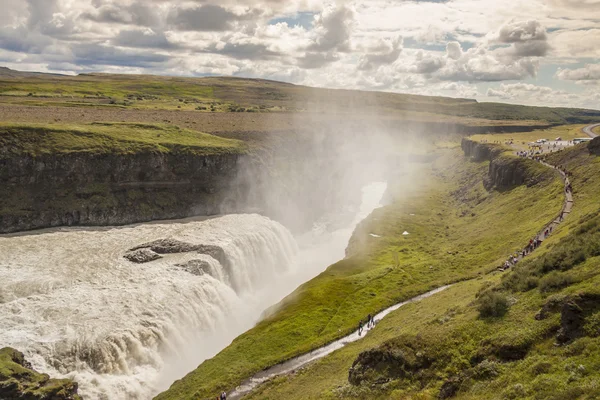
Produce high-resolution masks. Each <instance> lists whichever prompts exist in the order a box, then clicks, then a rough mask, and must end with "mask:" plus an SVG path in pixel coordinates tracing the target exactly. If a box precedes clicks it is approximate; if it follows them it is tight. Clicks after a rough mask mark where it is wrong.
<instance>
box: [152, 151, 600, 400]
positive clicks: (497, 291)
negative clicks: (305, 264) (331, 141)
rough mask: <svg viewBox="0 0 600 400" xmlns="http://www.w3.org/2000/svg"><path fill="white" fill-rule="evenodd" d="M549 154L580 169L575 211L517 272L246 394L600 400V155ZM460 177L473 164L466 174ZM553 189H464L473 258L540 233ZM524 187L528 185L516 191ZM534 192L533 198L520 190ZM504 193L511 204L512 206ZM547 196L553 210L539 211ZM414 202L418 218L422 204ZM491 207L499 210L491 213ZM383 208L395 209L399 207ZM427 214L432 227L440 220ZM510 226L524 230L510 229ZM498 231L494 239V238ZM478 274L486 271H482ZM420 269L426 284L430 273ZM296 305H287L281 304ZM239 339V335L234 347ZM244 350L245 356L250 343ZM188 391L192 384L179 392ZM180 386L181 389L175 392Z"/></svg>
mask: <svg viewBox="0 0 600 400" xmlns="http://www.w3.org/2000/svg"><path fill="white" fill-rule="evenodd" d="M547 159H548V161H549V162H551V163H554V164H556V165H563V166H564V167H566V168H567V170H568V171H570V172H572V174H573V178H572V182H573V186H574V188H575V193H574V199H575V207H574V209H573V211H572V214H571V215H570V216H569V217H568V219H567V220H565V223H564V224H562V225H560V227H559V228H558V230H557V231H556V232H555V234H554V235H552V236H550V237H549V238H548V239H547V240H546V241H545V242H544V245H543V246H542V248H541V249H540V251H538V252H536V253H534V255H533V256H531V257H528V258H527V259H526V260H525V261H523V262H521V263H520V264H519V265H518V266H517V267H516V268H514V269H513V270H512V271H510V272H508V273H504V274H500V273H491V274H483V275H479V276H478V277H476V278H475V279H471V280H468V281H464V282H461V283H458V284H456V285H454V286H453V287H452V288H450V289H448V290H446V291H445V292H442V293H440V294H438V295H435V296H433V297H431V298H428V299H426V300H423V301H421V302H419V303H413V304H409V305H407V306H405V307H403V308H401V309H399V310H398V311H395V312H393V313H392V314H390V315H389V316H388V317H387V318H386V319H384V320H383V321H382V322H380V323H379V324H378V326H377V328H376V329H375V330H373V331H371V332H370V333H369V334H368V335H367V336H366V338H365V339H363V340H362V341H359V342H356V343H353V344H350V345H348V346H346V347H345V348H343V349H342V350H340V351H337V352H335V353H333V354H332V355H330V356H328V357H325V358H324V359H322V360H320V361H318V362H315V363H313V364H312V365H310V366H309V367H307V368H305V369H303V370H301V371H297V372H295V373H293V374H290V375H287V376H283V377H280V378H276V379H274V380H272V381H270V382H269V383H267V384H265V385H262V386H261V387H259V388H258V389H257V390H256V391H254V392H253V393H252V394H251V395H250V396H248V397H246V398H249V399H281V398H285V399H292V400H293V399H373V398H378V399H439V398H442V399H443V398H457V399H469V400H471V399H532V400H534V399H535V400H537V399H540V400H541V399H553V400H562V399H565V400H566V399H569V400H572V399H596V398H599V397H600V389H599V385H598V383H599V381H598V376H600V356H599V355H600V291H599V289H598V288H600V268H599V267H600V189H599V188H600V182H599V181H598V180H599V177H600V157H599V156H597V155H593V154H590V152H589V151H588V149H587V147H586V146H585V145H580V146H577V147H575V148H573V149H569V150H566V151H564V152H561V153H556V154H553V155H550V156H548V157H547ZM466 168H469V169H470V168H476V166H473V165H470V166H468V167H466ZM463 173H464V170H463V172H461V173H459V175H458V177H461V176H463V175H462V174H463ZM462 179H464V178H462ZM463 183H467V181H465V180H463ZM548 185H549V183H544V184H541V185H539V186H538V187H532V188H529V189H524V188H516V189H513V190H512V191H510V192H505V193H502V194H498V193H494V194H490V195H489V197H488V198H487V199H485V200H484V201H483V202H481V203H479V204H477V205H474V204H476V203H478V202H479V200H476V201H474V200H475V199H476V197H474V196H471V195H468V193H469V190H466V191H463V192H462V193H463V194H465V195H467V196H466V197H465V199H468V198H471V199H473V200H471V201H467V202H466V204H465V206H466V205H467V204H470V205H471V208H470V209H471V210H474V211H475V212H474V214H475V215H474V216H472V217H471V218H472V221H471V223H469V226H470V227H471V232H470V233H469V232H465V233H464V234H466V235H470V236H467V238H466V240H468V241H469V242H470V246H468V247H467V248H466V249H467V253H471V252H472V251H473V250H476V251H475V253H476V254H480V255H481V257H482V258H483V259H487V260H488V261H490V260H491V259H492V258H493V255H494V254H495V252H496V251H498V254H502V252H500V251H499V250H500V248H501V247H502V246H504V245H505V243H506V241H507V238H506V237H503V236H504V235H507V236H508V237H510V235H511V233H512V234H515V235H516V236H517V237H515V238H514V239H515V240H516V239H517V238H519V237H520V235H521V233H518V232H521V231H522V230H523V233H525V231H527V230H528V229H530V230H531V231H534V230H535V228H534V225H536V224H538V226H539V224H540V223H541V224H542V225H543V224H544V223H545V222H546V221H547V217H548V216H549V215H551V213H548V214H545V213H544V208H545V207H548V206H550V204H553V203H552V201H556V199H557V198H559V197H560V193H553V192H552V189H551V188H552V186H551V184H550V186H548ZM521 190H522V191H523V192H522V193H521V194H518V193H519V191H521ZM527 194H528V195H530V196H532V199H535V200H534V201H527V197H523V198H518V197H517V196H519V195H520V196H527ZM502 198H505V199H509V198H510V199H511V201H509V202H506V203H504V202H503V201H502V200H501V199H502ZM486 202H490V204H488V207H490V208H489V209H488V212H487V213H486V212H485V211H484V210H486V209H487V207H486V206H485V205H484V206H483V207H481V204H485V203H486ZM463 204H464V203H463ZM541 204H546V206H542V207H541V208H538V206H539V205H541ZM428 206H429V207H431V204H428ZM425 209H427V208H425ZM408 210H410V211H414V212H416V213H417V214H416V215H419V214H418V213H419V210H418V209H414V208H409V209H408ZM408 210H407V211H408ZM490 210H494V213H492V214H490V213H489V211H490ZM436 211H438V209H437V208H435V207H434V208H431V212H432V213H435V212H436ZM382 212H383V213H385V215H386V217H389V216H390V213H389V212H390V207H388V208H387V209H384V210H382ZM421 212H423V211H422V210H421ZM391 215H393V214H391ZM511 215H512V216H514V215H521V218H520V220H519V222H516V221H512V223H510V222H508V221H505V222H506V224H505V225H502V221H503V220H504V219H505V218H507V217H508V216H511ZM378 217H380V216H378V215H374V216H372V217H371V218H370V222H369V223H370V224H372V225H373V227H377V226H380V223H379V222H377V220H378ZM444 217H445V216H444ZM479 217H485V218H483V219H481V222H483V221H487V222H488V224H486V229H487V231H488V232H489V238H487V237H486V234H485V231H486V230H485V229H484V230H483V231H484V232H482V231H481V230H479V229H478V228H477V227H478V225H479V223H478V222H477V220H478V219H479ZM444 220H446V219H445V218H444ZM393 221H397V220H395V219H393ZM429 222H430V224H429V229H431V228H433V226H435V225H431V221H429ZM446 223H447V224H448V226H449V229H450V230H453V229H455V227H457V226H459V225H456V222H455V221H453V220H452V219H450V220H449V222H446ZM511 226H513V227H514V229H517V231H515V232H512V229H513V228H511ZM430 231H431V232H435V230H433V229H432V230H430ZM376 232H378V233H380V232H385V231H376ZM492 232H493V234H492ZM495 235H497V236H496V239H497V240H496V241H493V237H494V236H495ZM455 236H456V235H453V236H449V237H447V238H442V239H441V240H440V239H438V237H437V235H435V241H436V243H440V244H441V245H442V246H451V248H453V249H456V250H458V249H460V248H461V247H459V246H458V245H459V244H460V240H459V239H457V238H454V239H452V237H455ZM524 237H527V236H526V235H524ZM516 241H518V240H516ZM478 242H479V243H478ZM477 244H479V246H476V245H477ZM482 245H483V247H482ZM442 249H443V250H444V249H445V248H444V247H442ZM461 253H462V251H458V254H461ZM490 256H491V257H490ZM470 257H472V256H470ZM470 257H467V256H466V255H465V256H463V257H462V258H466V259H468V258H470ZM465 261H467V260H465ZM480 262H481V261H480ZM444 264H446V263H445V262H444V263H442V265H444ZM474 265H485V262H484V264H479V262H477V261H476V260H469V261H467V262H464V263H460V269H461V270H463V271H464V272H467V271H469V270H470V269H471V268H473V266H474ZM403 266H404V265H403ZM409 268H411V269H410V270H409ZM436 268H437V266H436ZM405 270H406V272H409V271H410V272H412V273H413V274H414V272H413V269H412V266H411V267H409V266H406V267H405ZM475 270H477V269H475ZM425 271H426V270H425ZM480 272H485V268H483V270H480ZM412 276H413V277H414V279H418V280H419V281H421V282H423V281H426V279H425V278H424V277H423V275H412ZM316 280H317V281H319V280H322V278H321V277H319V278H317V279H316ZM409 282H410V280H409V279H408V277H407V279H406V281H405V282H404V283H403V285H402V287H404V286H405V285H410V283H409ZM373 286H374V285H373ZM376 288H377V286H374V287H372V288H371V291H372V292H375V293H376V294H378V293H377V289H376ZM400 290H402V289H399V291H400ZM363 293H364V292H363ZM367 293H368V292H367ZM365 294H366V293H365ZM365 299H368V295H367V296H365V295H364V294H363V296H361V297H359V298H358V299H356V302H357V303H362V302H365V301H366V300H365ZM357 307H361V306H360V305H358V306H357ZM287 308H288V306H284V310H286V309H287ZM338 312H339V311H338ZM271 325H272V324H271ZM257 330H266V329H265V327H264V325H263V324H261V325H259V326H257V327H256V328H255V329H254V330H253V331H250V332H249V333H248V334H246V335H245V337H246V338H248V337H249V336H251V335H253V332H254V331H257ZM266 331H267V332H268V330H266ZM243 338H244V336H243V337H242V340H243ZM238 344H239V343H238V341H236V342H234V343H233V344H232V347H236V346H237V345H238ZM255 346H256V345H255ZM237 351H238V354H239V353H241V352H243V348H237ZM228 356H229V357H231V355H230V354H229V353H228V351H227V350H225V351H224V352H223V353H221V354H220V355H218V356H217V357H216V358H215V359H214V360H210V361H208V362H206V363H204V364H203V365H201V366H200V368H199V369H198V370H197V371H195V372H194V373H192V374H190V375H189V376H188V377H186V378H185V379H184V380H183V381H181V382H178V383H176V384H175V385H174V386H173V388H172V389H171V390H170V391H169V392H166V393H164V394H163V395H161V396H159V398H164V399H168V398H196V397H193V395H192V394H193V393H195V394H196V395H197V396H198V397H197V398H203V397H207V396H205V392H204V388H205V386H204V385H203V384H202V383H201V382H203V380H202V378H207V379H208V381H209V382H211V378H210V377H211V376H212V375H213V374H212V373H211V369H210V367H211V366H212V367H213V368H214V367H215V365H216V363H217V362H218V361H219V360H220V359H223V358H224V357H228ZM233 365H236V366H237V364H233ZM351 369H352V372H351V373H350V374H349V371H350V370H351ZM225 371H227V368H224V369H223V370H222V372H223V374H224V375H223V376H228V375H227V373H226V372H225ZM197 374H198V375H197ZM349 377H350V378H351V379H349ZM181 388H187V389H188V390H189V392H185V391H183V392H177V390H178V389H181ZM177 393H179V395H180V396H182V397H177V395H178V394H177Z"/></svg>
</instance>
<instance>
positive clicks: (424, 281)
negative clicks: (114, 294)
mask: <svg viewBox="0 0 600 400" xmlns="http://www.w3.org/2000/svg"><path fill="white" fill-rule="evenodd" d="M440 152H441V153H442V156H441V157H440V158H439V159H438V160H437V161H436V162H435V163H433V164H431V165H429V166H427V167H426V168H425V169H424V170H423V171H421V172H420V174H421V175H419V176H415V177H414V179H413V180H411V181H412V182H421V184H419V185H416V186H412V187H411V188H410V190H406V188H405V187H403V186H402V187H397V188H396V191H398V192H401V193H403V195H402V196H398V198H397V201H395V202H394V203H393V204H391V205H389V206H387V207H384V208H382V209H379V210H376V211H375V212H374V213H373V214H372V215H371V217H369V218H368V219H367V221H366V222H364V223H363V224H361V228H360V229H359V231H358V232H357V233H355V236H357V237H355V241H356V243H359V244H358V245H357V246H358V247H357V253H356V254H355V255H353V256H352V257H350V258H348V259H345V260H343V261H340V262H339V263H337V264H334V265H332V266H331V267H329V268H328V269H327V271H326V272H324V273H323V274H321V275H320V276H318V277H317V278H315V279H313V280H311V281H309V282H307V283H305V284H304V285H302V286H301V287H300V288H298V289H297V290H296V291H295V292H294V293H292V294H291V295H290V296H288V298H286V299H285V300H284V301H282V303H281V304H280V305H279V306H278V308H276V309H275V310H272V311H273V312H272V314H271V315H270V316H269V317H268V318H267V319H265V320H263V321H261V322H260V323H259V324H258V325H257V326H256V327H255V328H253V329H252V330H250V331H248V332H246V333H245V334H243V335H241V336H240V337H238V338H237V339H236V340H234V342H233V343H232V344H231V345H230V346H229V347H228V348H226V349H225V350H223V351H222V352H221V353H219V354H218V355H217V356H216V357H214V358H213V359H211V360H207V361H206V362H204V363H203V364H202V365H200V367H199V368H198V369H196V370H195V371H193V372H191V373H190V374H189V375H188V376H186V377H185V378H184V379H182V380H181V381H178V382H176V383H175V384H174V385H173V386H172V387H171V389H170V390H169V391H167V392H165V393H163V394H161V395H159V396H158V397H157V399H181V398H208V397H210V396H211V395H212V394H214V393H218V392H220V391H221V390H229V389H231V388H233V387H235V386H236V385H238V384H239V383H240V382H241V381H242V380H243V379H244V378H247V377H249V376H250V375H252V374H253V373H255V372H258V371H260V370H262V369H264V368H265V367H267V366H270V365H273V364H276V363H278V362H281V361H284V360H286V359H289V358H291V357H293V356H295V355H298V354H301V353H304V352H307V351H308V350H311V349H313V348H316V347H318V346H320V345H323V344H325V343H328V342H330V341H332V340H334V339H336V338H338V337H340V336H343V335H345V334H347V333H349V332H350V331H352V330H353V329H355V328H356V326H357V323H358V321H359V320H360V319H363V318H365V316H366V315H367V314H369V313H371V314H372V313H374V312H377V311H379V310H381V309H383V308H385V307H387V306H390V305H392V304H395V303H397V302H399V301H401V300H404V299H407V298H410V297H413V296H415V295H417V294H419V293H423V292H425V291H427V290H430V289H432V288H435V287H439V286H441V285H444V284H447V283H450V282H458V281H462V280H465V279H472V278H474V277H477V276H480V275H482V274H487V273H489V272H490V271H494V270H495V269H496V267H497V266H498V265H500V264H501V263H502V262H503V261H504V260H505V259H506V258H507V257H508V255H509V254H512V253H513V252H515V251H517V250H518V249H520V248H522V247H523V246H524V245H525V243H527V241H528V240H529V238H531V237H532V236H533V235H534V234H535V233H536V232H537V231H538V230H539V229H540V227H541V225H543V224H544V223H546V222H547V221H550V220H552V218H553V217H555V216H556V215H557V214H558V212H559V210H560V207H561V205H562V201H563V199H562V185H561V183H560V181H559V179H558V177H557V175H556V174H554V173H553V172H552V171H550V170H547V169H546V168H545V167H542V166H540V165H538V164H534V163H533V162H529V161H526V160H524V162H525V163H526V164H525V167H526V168H528V169H529V173H530V174H533V175H536V176H537V177H538V178H537V179H538V181H539V183H538V184H536V185H534V186H532V187H530V188H527V187H525V186H520V187H517V188H514V189H512V190H508V191H503V192H497V191H494V192H487V191H486V190H485V189H484V188H483V185H482V179H483V176H484V175H485V174H486V171H487V167H488V163H487V162H482V163H473V162H469V161H467V160H465V159H464V157H463V156H462V153H461V152H460V151H459V150H457V149H456V148H454V149H450V150H440ZM503 157H511V156H510V155H504V156H503ZM393 192H394V190H392V196H393ZM407 193H408V194H407ZM404 231H408V232H409V233H410V235H409V236H403V235H402V233H403V232H404ZM369 233H374V234H377V235H379V236H381V238H377V239H376V238H372V237H371V236H370V235H369ZM396 259H397V260H398V263H397V264H396V262H395V260H396ZM357 346H361V345H357ZM336 354H337V353H336ZM332 357H333V356H332ZM332 368H337V370H338V371H340V370H345V371H346V374H347V368H348V366H347V365H336V367H332ZM321 373H324V372H321ZM296 389H298V388H296ZM305 394H306V392H305V391H297V395H296V397H294V398H306V397H303V396H304V395H305ZM257 398H262V397H261V396H260V395H257ZM283 398H288V397H286V396H284V397H283ZM289 398H292V397H289ZM315 398H318V397H315Z"/></svg>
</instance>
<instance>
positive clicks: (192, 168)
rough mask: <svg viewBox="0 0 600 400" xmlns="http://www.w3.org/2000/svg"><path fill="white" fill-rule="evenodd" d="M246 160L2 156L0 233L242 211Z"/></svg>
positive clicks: (223, 157) (233, 157)
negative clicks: (242, 173)
mask: <svg viewBox="0 0 600 400" xmlns="http://www.w3.org/2000/svg"><path fill="white" fill-rule="evenodd" d="M244 157H245V155H243V154H214V155H195V154H187V153H181V154H177V153H153V152H149V153H134V154H91V153H60V154H40V155H36V156H33V155H27V154H18V155H13V154H10V153H0V198H1V200H0V233H8V232H17V231H24V230H31V229H38V228H48V227H55V226H72V225H88V226H89V225H123V224H129V223H135V222H144V221H151V220H157V219H174V218H184V217H189V216H195V215H214V214H219V213H221V212H224V211H229V210H237V209H239V208H240V207H241V205H240V202H239V201H238V200H239V199H240V198H243V194H244V192H245V191H246V190H247V186H244V182H240V181H239V180H236V177H237V176H238V169H239V168H240V167H239V164H240V163H241V162H242V159H243V158H244Z"/></svg>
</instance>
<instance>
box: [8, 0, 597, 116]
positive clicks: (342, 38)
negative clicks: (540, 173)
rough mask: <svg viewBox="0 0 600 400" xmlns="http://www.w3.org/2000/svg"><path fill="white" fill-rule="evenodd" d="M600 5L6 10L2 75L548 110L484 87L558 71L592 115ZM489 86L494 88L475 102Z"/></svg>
mask: <svg viewBox="0 0 600 400" xmlns="http://www.w3.org/2000/svg"><path fill="white" fill-rule="evenodd" d="M599 4H600V0H530V1H527V2H498V1H496V0H451V1H398V0H369V1H368V2H364V1H358V0H326V1H325V2H322V1H317V0H289V1H279V0H218V1H217V0H185V1H176V0H152V1H143V0H2V5H3V12H2V13H1V14H0V64H5V65H9V66H12V67H17V68H19V66H22V68H28V69H36V68H35V66H36V65H37V69H39V70H43V71H46V70H50V71H51V70H52V68H54V69H55V70H56V71H57V72H85V71H90V70H102V71H110V72H119V71H121V72H138V73H168V74H176V75H190V74H225V75H230V74H233V75H243V76H252V77H267V78H271V79H284V80H287V81H290V82H294V83H303V84H316V85H319V86H328V87H349V88H350V87H351V88H360V89H379V90H389V91H406V92H411V93H419V92H420V93H424V94H444V95H450V96H465V97H481V96H484V97H485V98H487V96H485V95H482V94H481V93H485V94H489V98H493V99H500V100H503V101H504V100H506V101H509V100H510V101H522V100H523V99H524V100H523V101H525V100H527V101H529V100H531V101H533V100H532V99H540V101H542V100H544V101H545V102H548V101H550V100H546V99H542V97H540V96H539V93H541V92H540V90H539V89H536V90H526V89H525V88H523V87H520V88H519V87H510V86H505V87H503V86H498V85H495V86H494V85H492V87H491V89H490V90H489V91H487V88H488V86H489V82H496V81H499V82H503V81H511V83H510V84H513V83H514V82H513V81H517V82H518V81H521V80H525V79H528V80H535V77H536V76H537V75H538V73H539V70H540V68H541V67H542V66H545V65H546V66H547V65H549V64H552V65H555V66H558V67H562V69H560V70H559V72H558V73H557V76H556V77H557V78H558V79H561V80H562V82H561V87H567V88H568V87H569V85H570V86H572V88H574V89H573V93H575V92H576V93H575V97H570V96H571V95H573V93H570V94H569V95H566V94H563V93H560V91H556V90H555V92H553V93H552V94H551V95H550V96H549V95H547V94H546V96H547V97H552V98H553V99H556V101H562V102H564V103H563V104H564V105H570V104H579V105H581V104H584V103H585V101H589V105H590V106H593V105H596V104H598V103H597V100H594V96H593V95H592V94H590V93H591V92H587V91H585V92H583V93H580V91H581V90H585V89H584V88H585V87H586V86H584V85H583V84H584V83H585V84H587V85H588V86H590V85H591V84H595V85H597V84H598V81H599V80H598V78H597V77H596V76H597V75H596V74H597V68H598V64H597V63H594V62H592V63H590V60H593V59H597V58H600V28H598V27H597V26H598V20H599V19H600V6H599ZM298 15H303V18H304V22H303V23H302V24H297V19H296V18H297V17H298ZM274 21H275V22H274ZM307 21H308V22H307ZM585 63H588V64H589V65H587V66H585V67H581V65H584V64H585ZM574 64H575V65H577V67H572V65H574ZM574 83H579V84H582V85H580V86H576V85H575V84H574ZM504 84H505V85H506V84H507V83H506V82H504ZM481 86H485V89H481V90H478V89H479V88H480V87H481ZM550 86H552V87H554V85H553V84H548V87H550ZM538 87H541V86H538ZM590 90H591V89H590ZM536 96H537V97H536ZM552 101H554V100H552Z"/></svg>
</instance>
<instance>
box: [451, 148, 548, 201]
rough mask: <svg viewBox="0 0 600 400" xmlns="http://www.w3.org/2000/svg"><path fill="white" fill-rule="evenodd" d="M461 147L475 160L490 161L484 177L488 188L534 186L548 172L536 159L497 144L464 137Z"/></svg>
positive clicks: (504, 188)
mask: <svg viewBox="0 0 600 400" xmlns="http://www.w3.org/2000/svg"><path fill="white" fill-rule="evenodd" d="M461 147H462V149H463V152H464V153H465V156H467V157H471V158H472V159H473V160H474V161H489V162H490V166H489V170H488V176H487V177H486V178H485V179H484V185H485V187H486V189H488V190H492V189H496V190H507V189H510V188H513V187H515V186H519V185H523V184H525V185H527V186H532V185H535V184H536V183H538V182H539V181H540V180H541V179H543V176H544V175H545V174H546V173H548V171H546V170H544V169H540V168H539V166H538V165H537V163H535V161H533V160H529V159H527V158H521V157H517V156H514V155H512V154H506V153H504V150H503V149H502V148H501V147H500V146H498V145H495V144H489V143H479V142H475V141H473V140H470V139H468V138H463V139H462V142H461Z"/></svg>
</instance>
